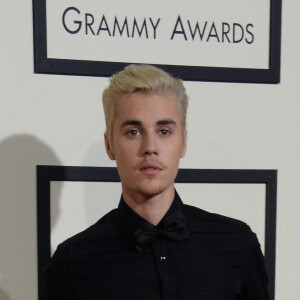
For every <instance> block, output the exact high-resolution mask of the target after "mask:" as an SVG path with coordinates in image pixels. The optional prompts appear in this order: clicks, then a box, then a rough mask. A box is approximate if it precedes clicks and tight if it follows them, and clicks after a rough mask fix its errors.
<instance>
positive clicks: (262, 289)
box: [242, 228, 270, 300]
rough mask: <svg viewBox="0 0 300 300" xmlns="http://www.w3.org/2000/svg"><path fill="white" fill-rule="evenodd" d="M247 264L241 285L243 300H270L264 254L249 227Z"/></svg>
mask: <svg viewBox="0 0 300 300" xmlns="http://www.w3.org/2000/svg"><path fill="white" fill-rule="evenodd" d="M247 244H248V247H247V248H248V249H247V251H246V253H247V262H248V263H247V265H246V270H245V283H244V287H243V298H242V299H243V300H270V297H269V294H268V278H267V273H266V270H265V262H264V256H263V254H262V252H261V248H260V244H259V242H258V240H257V237H256V234H255V233H253V232H252V231H251V229H250V228H249V235H248V241H247Z"/></svg>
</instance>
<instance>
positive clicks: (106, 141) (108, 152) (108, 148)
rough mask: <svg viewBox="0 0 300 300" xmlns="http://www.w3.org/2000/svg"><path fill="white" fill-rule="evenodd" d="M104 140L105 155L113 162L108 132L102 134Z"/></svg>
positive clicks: (113, 156)
mask: <svg viewBox="0 0 300 300" xmlns="http://www.w3.org/2000/svg"><path fill="white" fill-rule="evenodd" d="M104 140H105V148H106V153H107V155H108V157H109V158H110V159H111V160H115V155H114V153H113V151H112V147H111V144H110V140H109V133H108V132H105V133H104Z"/></svg>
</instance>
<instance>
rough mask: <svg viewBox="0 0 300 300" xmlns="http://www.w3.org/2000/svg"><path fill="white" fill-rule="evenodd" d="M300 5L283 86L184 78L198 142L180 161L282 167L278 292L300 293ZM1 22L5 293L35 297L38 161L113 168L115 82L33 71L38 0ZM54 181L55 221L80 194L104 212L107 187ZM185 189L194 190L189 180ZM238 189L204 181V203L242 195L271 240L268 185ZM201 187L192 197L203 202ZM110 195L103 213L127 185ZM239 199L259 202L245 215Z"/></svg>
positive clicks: (286, 17) (0, 6)
mask: <svg viewBox="0 0 300 300" xmlns="http://www.w3.org/2000/svg"><path fill="white" fill-rule="evenodd" d="M299 6H300V4H299V1H296V0H290V1H284V3H283V32H282V72H281V84H279V85H263V84H231V83H209V82H186V83H185V85H186V87H187V91H188V94H189V96H190V98H191V101H190V110H189V115H188V131H189V139H188V147H189V148H188V152H187V155H186V157H185V158H184V159H183V160H182V162H181V167H183V168H206V169H210V168H217V169H221V168H230V169H243V168H244V169H251V168H253V169H278V172H279V173H278V175H279V176H278V219H277V220H278V223H277V266H276V270H277V273H276V299H277V300H294V299H296V298H297V296H299V295H300V286H299V280H298V278H299V272H300V261H299V254H300V241H299V236H300V225H299V211H300V201H299V194H300V184H299V178H300V158H299V153H300V134H299V133H300V122H299V115H300V103H299V94H300V88H299V78H300V76H299V75H300V74H299V70H300V60H299V54H298V53H299V50H298V49H299V47H300V40H299V34H298V28H299V26H300V21H299V17H298V12H299V8H300V7H299ZM0 20H1V26H0V36H1V46H0V60H1V62H0V63H1V64H0V65H1V69H0V83H1V89H0V247H1V249H0V299H1V300H2V299H3V300H24V299H25V300H27V299H28V300H32V299H37V247H36V245H37V243H36V177H35V175H36V174H35V166H36V165H37V164H53V165H76V166H87V165H90V166H114V165H113V162H111V161H109V160H108V159H107V157H106V154H105V151H104V141H103V131H104V116H103V112H102V107H101V93H102V90H103V88H104V87H105V86H106V85H107V82H108V80H107V78H96V77H76V76H56V75H38V74H34V73H33V34H32V3H31V1H25V0H19V1H9V0H2V1H1V3H0ZM55 185H57V184H54V185H53V197H55V198H56V199H58V206H57V208H56V209H57V219H56V220H54V221H55V223H56V226H59V223H60V222H61V220H62V217H63V215H64V214H66V213H68V210H69V208H70V207H71V206H72V203H70V202H72V200H71V198H73V197H74V199H75V198H76V197H77V198H76V199H78V201H81V202H79V203H80V204H78V205H82V204H83V203H84V204H86V207H82V209H81V210H80V215H78V219H79V220H80V224H81V226H82V227H84V226H85V225H87V223H89V222H93V221H94V220H95V219H97V217H98V216H97V215H98V214H97V212H96V211H93V212H92V213H91V211H90V207H91V206H93V205H94V203H95V202H96V200H97V199H95V198H93V195H97V194H99V193H100V191H99V189H100V187H97V188H96V187H88V186H76V187H74V188H73V187H71V185H72V184H71V183H68V184H62V185H61V186H60V187H58V186H55ZM178 189H180V193H181V194H182V196H183V197H187V196H186V194H187V189H186V188H185V187H181V186H180V187H178ZM224 189H225V190H224ZM239 189H240V190H235V189H230V191H227V188H224V187H220V188H218V189H216V190H215V189H213V190H211V189H210V188H207V187H204V190H203V191H201V194H202V195H205V196H206V197H205V200H204V202H199V206H202V205H203V207H204V206H205V209H208V210H211V211H216V212H220V210H221V211H223V210H224V209H226V207H224V202H222V201H220V200H219V198H218V193H221V194H224V195H225V196H224V198H225V197H226V199H225V200H226V201H230V199H229V198H230V197H233V198H232V199H234V200H233V201H234V203H236V205H235V206H234V216H241V218H246V219H247V218H249V219H247V220H249V223H251V226H252V227H253V229H254V230H255V231H257V232H258V233H259V234H260V236H259V237H260V239H262V238H263V237H262V236H261V233H260V232H261V227H262V224H261V223H260V222H261V216H260V215H258V214H257V213H256V208H257V210H259V214H261V211H262V210H263V207H261V203H262V202H261V199H263V197H264V190H263V189H262V188H261V187H260V186H257V187H253V189H252V187H251V191H250V190H249V197H243V199H239V198H242V195H243V194H244V189H247V191H248V189H249V187H244V186H241V187H239ZM196 193H198V190H197V192H196V191H195V192H193V194H192V196H193V199H191V201H198V200H197V199H196V198H194V197H196ZM199 193H200V192H199ZM75 194H76V195H75ZM77 195H78V196H77ZM250 195H251V196H250ZM75 196H76V197H75ZM111 197H112V198H111V201H112V202H113V203H107V202H105V203H104V201H103V199H101V200H102V202H101V204H99V217H100V216H101V215H102V214H103V213H104V211H106V210H108V209H110V207H113V206H115V205H116V203H117V202H118V200H119V193H118V192H117V191H116V192H114V193H113V194H112V195H111ZM252 197H254V198H253V199H252ZM221 200H222V199H221ZM225 200H224V201H225ZM68 201H69V204H67V203H66V202H68ZM74 201H75V200H74ZM76 201H77V200H76ZM89 201H90V202H89ZM239 201H245V205H249V203H253V205H254V206H255V209H254V207H253V210H252V209H251V210H250V211H249V214H248V212H247V214H248V216H245V212H244V211H243V210H244V208H245V206H244V205H243V204H241V203H240V202H239ZM64 205H66V207H64ZM232 211H233V210H232ZM224 213H226V214H229V213H232V212H229V211H225V212H224ZM247 214H246V215H247ZM252 224H253V225H252ZM57 228H58V227H57ZM78 230H81V228H78Z"/></svg>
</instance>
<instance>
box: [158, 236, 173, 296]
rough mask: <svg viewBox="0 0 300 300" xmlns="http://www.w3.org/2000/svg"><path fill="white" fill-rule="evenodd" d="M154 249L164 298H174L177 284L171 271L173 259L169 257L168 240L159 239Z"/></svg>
mask: <svg viewBox="0 0 300 300" xmlns="http://www.w3.org/2000/svg"><path fill="white" fill-rule="evenodd" d="M152 249H153V254H154V259H155V263H156V267H157V270H158V273H159V278H160V280H161V286H162V294H163V299H164V300H169V299H170V300H171V299H174V296H175V293H176V284H175V281H174V274H172V272H171V265H170V263H171V261H170V260H169V259H168V258H169V257H168V250H167V242H166V241H164V240H159V239H157V240H156V241H155V242H154V243H153V245H152Z"/></svg>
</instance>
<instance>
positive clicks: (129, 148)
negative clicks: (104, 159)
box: [105, 92, 186, 197]
mask: <svg viewBox="0 0 300 300" xmlns="http://www.w3.org/2000/svg"><path fill="white" fill-rule="evenodd" d="M112 125H113V126H112V128H113V129H112V138H111V143H110V142H109V139H108V135H107V134H106V135H105V141H106V148H107V153H108V155H109V157H110V158H111V159H115V160H116V162H117V167H118V172H119V175H120V177H121V182H122V189H123V193H124V194H128V195H130V196H131V197H134V196H135V195H137V194H140V195H143V196H145V197H153V196H155V195H158V194H160V193H162V192H164V191H170V189H173V188H174V180H175V177H176V174H177V171H178V165H179V159H180V158H181V157H183V156H184V154H185V150H186V132H184V131H183V129H182V124H181V114H180V112H179V110H178V106H177V103H176V102H175V100H174V99H171V98H169V97H167V96H164V95H159V94H156V95H153V94H152V95H151V94H144V93H140V92H137V93H134V94H131V95H129V96H125V97H124V98H123V99H122V100H121V101H120V103H119V104H118V105H117V107H116V110H115V119H114V120H113V124H112Z"/></svg>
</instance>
